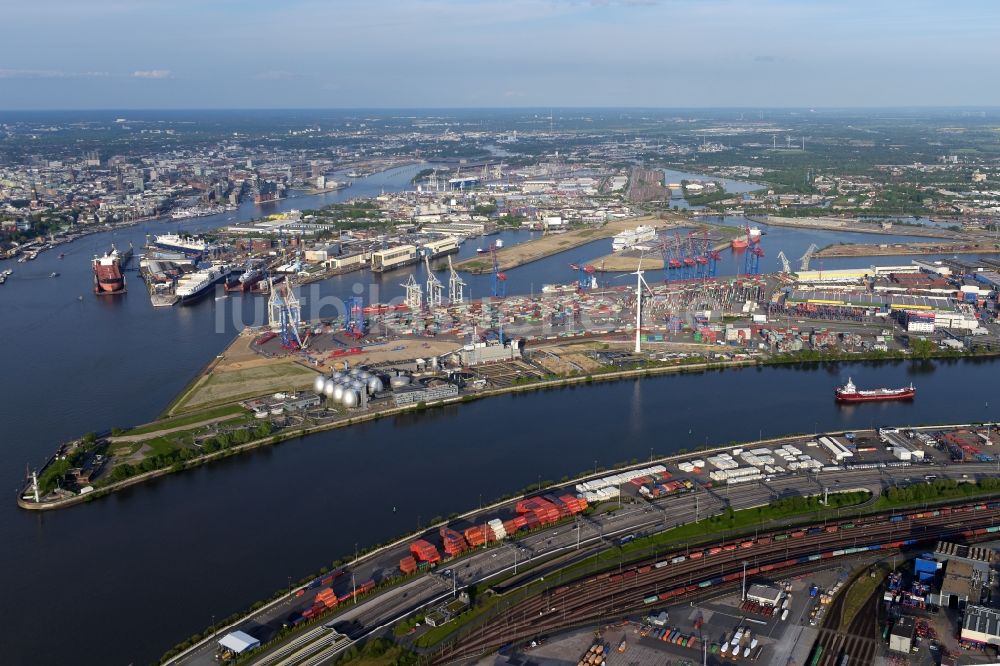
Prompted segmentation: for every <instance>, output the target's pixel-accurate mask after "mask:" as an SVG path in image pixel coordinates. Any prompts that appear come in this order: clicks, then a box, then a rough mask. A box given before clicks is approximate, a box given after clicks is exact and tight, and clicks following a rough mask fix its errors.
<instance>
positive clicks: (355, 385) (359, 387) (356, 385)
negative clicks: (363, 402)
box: [348, 379, 367, 393]
mask: <svg viewBox="0 0 1000 666" xmlns="http://www.w3.org/2000/svg"><path fill="white" fill-rule="evenodd" d="M348 387H349V388H350V389H351V390H352V391H358V392H359V393H360V392H361V391H365V390H367V388H366V387H367V384H366V382H363V381H361V380H360V379H355V380H354V381H352V382H351V383H350V384H348Z"/></svg>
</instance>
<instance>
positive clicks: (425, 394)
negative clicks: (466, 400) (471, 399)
mask: <svg viewBox="0 0 1000 666" xmlns="http://www.w3.org/2000/svg"><path fill="white" fill-rule="evenodd" d="M456 397H458V387H457V386H455V385H454V384H438V385H437V386H429V387H426V388H425V387H423V386H403V387H400V388H396V389H393V392H392V399H393V401H394V402H395V403H396V406H397V407H403V406H405V405H415V404H417V403H419V402H423V403H427V402H434V401H436V400H447V399H448V398H456Z"/></svg>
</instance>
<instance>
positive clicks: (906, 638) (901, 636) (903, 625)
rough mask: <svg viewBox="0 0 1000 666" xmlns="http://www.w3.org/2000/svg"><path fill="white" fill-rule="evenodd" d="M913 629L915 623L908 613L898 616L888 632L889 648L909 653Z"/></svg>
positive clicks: (893, 650) (914, 629) (911, 645)
mask: <svg viewBox="0 0 1000 666" xmlns="http://www.w3.org/2000/svg"><path fill="white" fill-rule="evenodd" d="M915 631H916V623H915V622H914V620H913V618H912V617H910V616H909V615H904V616H902V617H900V618H899V620H898V621H897V622H896V624H895V625H893V627H892V631H891V632H889V650H890V651H892V652H901V653H903V654H910V649H911V648H912V647H913V635H914V633H915Z"/></svg>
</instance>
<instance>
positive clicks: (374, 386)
mask: <svg viewBox="0 0 1000 666" xmlns="http://www.w3.org/2000/svg"><path fill="white" fill-rule="evenodd" d="M384 390H385V385H384V384H382V379H381V378H380V377H376V376H375V375H372V376H371V377H369V378H368V392H369V393H378V392H379V391H384Z"/></svg>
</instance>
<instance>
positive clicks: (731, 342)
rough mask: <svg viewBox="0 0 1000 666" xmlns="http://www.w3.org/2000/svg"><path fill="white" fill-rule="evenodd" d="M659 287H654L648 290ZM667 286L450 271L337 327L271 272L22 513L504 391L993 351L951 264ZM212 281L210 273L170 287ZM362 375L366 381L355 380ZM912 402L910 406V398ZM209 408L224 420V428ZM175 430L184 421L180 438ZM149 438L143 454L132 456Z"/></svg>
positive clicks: (47, 476) (970, 292) (64, 463)
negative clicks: (473, 289) (517, 291)
mask: <svg viewBox="0 0 1000 666" xmlns="http://www.w3.org/2000/svg"><path fill="white" fill-rule="evenodd" d="M748 238H751V240H752V237H751V236H750V235H749V234H748ZM175 250H176V248H175ZM198 251H201V248H200V247H199V250H198ZM494 258H495V254H494ZM425 261H429V259H428V258H425ZM709 266H710V264H709ZM695 270H697V268H695ZM201 273H207V275H204V276H202V277H199V275H201ZM245 273H246V271H244V273H243V274H245ZM657 274H658V275H659V276H661V277H662V278H663V279H662V280H660V281H658V280H656V279H655V278H654V275H657ZM241 275H242V274H241ZM674 275H675V273H674V272H673V271H671V269H669V268H668V269H666V270H662V271H636V273H633V274H631V275H626V276H624V277H625V278H627V281H628V282H631V281H632V280H633V279H634V280H635V283H634V284H635V286H630V285H628V284H627V283H626V284H623V285H621V286H603V287H602V286H599V285H598V286H594V282H593V281H590V282H588V279H589V278H590V274H589V273H587V272H586V271H581V277H580V279H579V280H578V281H577V282H576V283H575V284H570V285H561V286H559V287H558V288H555V289H550V290H544V289H543V290H542V292H541V293H539V294H533V295H518V296H505V295H504V289H505V280H503V279H502V278H503V272H502V271H500V270H499V268H496V269H495V272H494V280H493V292H494V294H495V295H494V296H491V297H489V298H485V299H478V300H468V299H466V298H465V297H464V281H463V280H462V278H461V275H460V274H459V273H458V272H457V271H456V270H455V269H454V268H451V270H450V272H449V274H448V275H447V278H446V282H445V281H442V280H440V279H439V278H438V277H437V276H436V275H435V274H434V273H433V272H429V273H428V278H427V280H426V283H425V284H419V283H417V281H416V280H415V278H414V276H413V275H410V276H409V280H408V281H407V282H406V283H404V286H405V297H404V298H403V299H402V302H395V303H390V304H380V303H365V302H364V300H363V299H362V298H361V297H360V296H358V297H352V298H351V299H349V301H348V302H347V303H346V304H345V307H344V312H343V313H342V314H341V315H340V316H338V317H336V318H329V319H320V320H318V321H317V320H314V321H305V320H304V319H303V317H302V309H301V306H300V304H299V301H298V297H297V296H296V285H295V284H294V283H293V282H292V280H293V278H292V277H289V278H286V279H284V280H283V281H281V282H276V281H275V280H274V278H273V277H269V278H268V279H267V280H266V281H264V280H261V281H260V282H262V283H264V284H266V285H267V289H266V291H267V293H268V295H267V299H268V302H267V314H268V323H267V325H266V326H264V327H260V328H247V329H245V330H244V331H243V333H242V334H241V335H240V336H239V337H238V338H237V339H236V340H235V341H234V343H233V344H232V345H231V346H230V347H229V348H228V349H227V350H226V351H224V352H223V353H222V354H221V355H220V356H219V358H217V359H215V360H214V361H213V362H212V363H211V364H210V366H209V368H207V369H206V371H205V372H204V373H202V375H200V376H199V377H197V378H196V379H195V380H194V381H193V382H192V384H191V385H190V386H189V387H188V388H187V389H185V391H184V392H183V393H182V394H181V395H180V396H178V398H177V399H176V400H175V401H174V403H173V404H172V405H171V406H170V407H169V408H168V409H167V411H166V413H165V415H164V418H162V419H160V420H159V421H157V422H154V423H151V424H146V425H143V426H141V427H139V428H137V432H135V433H131V434H130V433H129V432H127V431H126V432H122V433H111V434H108V435H107V436H105V437H102V438H100V439H99V440H95V441H84V440H75V441H70V442H66V443H64V444H62V445H61V446H60V447H59V454H58V455H57V456H55V457H53V458H51V459H50V460H49V461H48V462H46V464H45V465H44V466H43V467H42V468H41V469H40V470H39V472H38V473H39V475H40V477H41V479H42V481H43V483H42V484H41V486H40V493H41V497H40V498H39V501H35V499H34V493H33V492H31V493H26V494H23V495H22V497H21V498H20V500H19V502H20V503H21V505H22V506H24V507H25V508H32V509H48V508H56V507H60V506H66V505H69V504H72V503H73V502H75V501H79V500H82V499H85V498H83V495H84V494H87V493H90V492H94V491H100V492H106V491H108V490H113V489H115V488H118V487H121V486H122V484H124V483H133V482H134V478H133V477H135V476H138V475H139V474H147V475H149V476H154V475H156V474H160V473H165V472H164V471H163V469H164V468H168V469H169V468H171V467H174V466H176V465H180V467H181V468H183V467H184V464H183V463H185V462H186V461H192V463H193V462H194V461H197V460H199V459H202V458H205V457H207V456H214V457H218V456H220V455H221V454H222V451H220V450H219V449H220V448H222V449H225V448H228V447H231V446H233V445H238V446H243V447H245V448H251V447H252V446H256V445H259V444H260V443H262V442H271V441H274V440H275V438H277V439H280V438H283V437H288V436H291V434H292V433H294V432H301V431H302V428H303V427H304V425H305V424H308V425H309V430H308V431H309V432H316V431H319V430H323V429H329V428H335V427H341V426H344V425H348V424H351V423H355V422H357V421H358V420H359V419H371V418H379V417H383V416H387V415H391V414H396V413H399V412H400V411H403V410H407V409H416V408H420V407H423V406H428V405H435V404H449V403H454V402H460V401H462V400H464V399H468V398H475V397H485V396H490V395H495V394H497V393H501V392H509V391H522V390H532V389H534V388H538V387H545V386H556V385H561V384H569V383H579V382H588V381H592V380H594V379H595V378H598V379H613V378H616V377H632V376H644V375H648V374H656V373H662V372H677V371H683V370H691V369H697V368H704V367H723V366H726V365H754V364H758V363H767V362H771V361H774V360H781V359H789V360H794V359H795V358H798V357H799V356H798V355H801V354H809V356H808V358H811V359H817V358H824V357H826V356H828V355H829V356H830V357H831V358H838V359H845V358H846V359H849V358H851V357H852V356H855V357H857V358H887V357H888V358H892V357H896V358H906V357H907V356H911V355H913V354H919V355H920V356H921V357H925V356H927V355H930V354H958V353H969V352H971V353H980V354H981V353H995V352H996V351H997V350H1000V336H998V335H997V323H996V289H997V287H998V286H1000V274H998V273H997V272H996V271H995V270H992V269H990V268H988V267H987V266H980V265H978V264H970V263H968V262H959V261H958V260H949V261H945V262H940V263H933V264H928V263H924V262H914V263H911V264H909V265H899V266H882V267H870V268H868V269H850V270H841V271H816V272H810V271H799V272H797V273H792V272H788V273H785V272H782V273H772V274H752V273H750V274H744V275H740V276H731V277H718V276H715V277H713V276H702V277H694V278H674V277H673V276H674ZM224 279H226V278H225V275H224V274H221V273H214V274H213V273H212V269H208V270H203V271H201V272H195V273H191V274H187V275H186V276H185V277H184V278H182V279H181V280H179V281H178V284H179V285H186V284H187V283H188V282H196V283H197V284H201V283H202V282H212V281H221V280H224ZM238 279H239V278H237V280H238ZM197 284H195V286H194V287H191V288H190V292H191V293H192V294H193V296H192V297H194V296H196V295H197V293H198V289H197ZM637 294H638V295H639V296H640V297H639V298H638V299H637V298H636V296H637ZM175 296H176V294H175ZM178 297H180V296H178ZM359 373H364V374H365V375H366V376H365V377H362V378H360V379H359V378H358V377H356V375H357V374H359ZM370 378H375V379H377V381H372V382H369V381H368V379H370ZM320 380H322V384H321V383H320ZM341 384H344V386H341V388H340V390H339V391H338V390H337V385H341ZM347 384H349V385H347ZM357 384H361V385H357ZM835 388H836V387H835V386H833V385H831V387H830V395H831V399H833V397H834V395H835V394H834V389H835ZM879 388H880V387H877V386H874V387H861V389H862V390H878V389H879ZM889 388H892V387H889ZM916 389H919V387H916ZM911 395H912V394H911ZM915 395H916V396H917V397H916V400H917V401H918V402H919V399H920V398H919V395H920V393H919V390H916V391H915ZM255 401H257V402H255ZM259 401H263V403H260V404H258V403H259ZM220 411H221V412H225V416H226V418H225V419H224V422H226V423H227V427H226V429H225V431H224V432H222V433H220V432H219V428H218V425H217V421H218V419H219V418H220ZM178 419H183V422H184V423H185V424H191V425H190V426H189V427H185V428H178V427H176V425H175V424H176V423H177V420H178ZM220 434H221V435H222V436H223V437H222V440H221V443H220V439H219V437H220ZM157 435H162V436H157ZM153 439H155V440H156V441H157V447H156V449H152V448H151V447H146V446H143V445H142V443H143V442H144V441H146V440H153ZM164 446H165V447H166V450H164V448H163V447H164ZM150 451H155V452H156V456H151V454H149V452H150ZM143 452H146V453H145V454H144V453H143ZM59 456H62V457H63V458H65V460H64V459H62V458H60V457H59ZM153 457H155V459H152V458H153ZM68 463H71V464H68Z"/></svg>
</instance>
